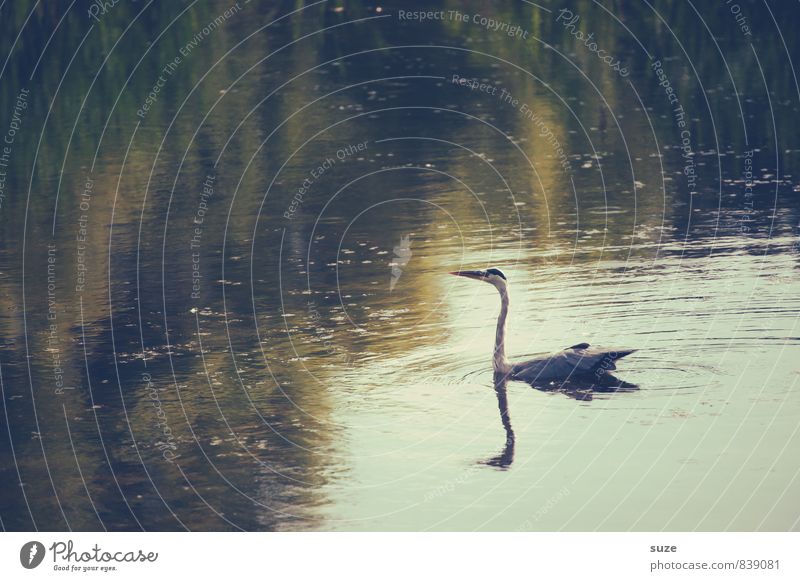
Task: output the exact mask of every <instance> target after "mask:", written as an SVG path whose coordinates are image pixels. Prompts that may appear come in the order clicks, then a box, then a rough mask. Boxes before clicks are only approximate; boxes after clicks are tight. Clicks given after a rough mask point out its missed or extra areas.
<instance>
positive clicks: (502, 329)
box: [494, 288, 510, 372]
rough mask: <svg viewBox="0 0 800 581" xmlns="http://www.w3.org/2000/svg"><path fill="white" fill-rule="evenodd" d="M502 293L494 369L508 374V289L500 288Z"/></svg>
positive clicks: (495, 341) (495, 340) (495, 339)
mask: <svg viewBox="0 0 800 581" xmlns="http://www.w3.org/2000/svg"><path fill="white" fill-rule="evenodd" d="M497 290H498V291H500V316H498V317H497V333H496V334H495V338H494V369H495V371H502V372H507V371H508V370H509V367H510V366H509V363H508V359H506V318H507V317H508V289H505V288H499V289H497Z"/></svg>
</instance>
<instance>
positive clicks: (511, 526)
mask: <svg viewBox="0 0 800 581" xmlns="http://www.w3.org/2000/svg"><path fill="white" fill-rule="evenodd" d="M431 6H433V8H431ZM742 6H743V8H742V10H745V11H746V13H747V21H746V24H747V25H748V27H749V28H748V31H750V34H747V31H745V30H744V29H742V28H741V21H739V20H737V19H736V18H735V17H734V15H732V13H731V12H730V11H729V9H728V7H726V5H725V4H724V3H719V6H716V5H714V6H710V5H709V6H706V7H704V8H702V11H700V12H697V11H696V10H701V9H700V8H696V7H694V6H693V5H692V4H689V3H683V2H657V3H655V4H654V5H653V6H650V5H649V4H647V3H641V4H639V3H629V2H614V3H609V5H608V6H601V5H600V4H596V3H592V2H583V1H578V2H574V3H573V4H572V5H570V6H569V10H568V12H569V13H570V14H566V13H565V12H563V10H566V8H563V7H562V6H558V5H555V4H551V3H548V2H542V3H538V4H533V3H529V2H516V1H509V2H478V1H471V2H447V1H444V2H439V3H433V4H432V3H425V4H424V6H423V5H422V4H420V5H419V6H417V5H414V4H413V3H406V2H403V3H389V4H387V5H377V4H356V3H352V4H351V3H344V2H337V1H331V2H316V3H308V4H303V3H290V2H268V3H257V2H252V3H244V2H240V3H239V4H234V3H230V2H226V1H218V2H217V1H215V2H206V3H202V4H200V3H191V4H175V5H172V3H161V4H153V5H151V4H146V3H141V2H139V3H119V4H118V5H115V6H114V7H112V8H110V9H109V10H108V11H107V12H105V13H103V14H100V13H97V14H95V15H87V10H89V8H88V4H87V5H84V6H77V5H73V7H71V8H70V9H67V8H65V7H61V6H59V7H56V6H55V4H53V5H50V4H46V5H44V6H41V5H38V6H36V7H34V6H25V5H24V3H13V5H3V6H1V7H0V15H2V20H1V21H2V25H0V26H2V28H3V31H4V32H3V34H2V35H0V38H2V41H0V44H2V47H3V51H2V54H3V55H4V57H5V56H8V61H7V63H6V66H5V67H4V69H3V72H2V87H3V90H2V95H0V105H1V106H2V108H1V109H0V131H2V132H3V133H4V135H8V133H7V132H8V131H12V130H13V131H14V135H13V136H12V137H13V138H12V144H11V146H10V152H9V151H6V153H5V155H6V157H7V159H6V158H4V159H3V160H2V163H3V170H4V176H3V177H4V182H3V190H2V192H3V197H2V206H0V224H2V229H1V230H0V240H1V243H0V300H2V309H0V374H1V376H2V401H3V406H4V407H3V414H2V417H0V423H2V424H3V425H2V429H1V430H0V434H2V435H0V471H1V472H0V475H1V476H2V477H0V518H1V519H2V526H3V528H4V529H8V530H32V529H38V530H54V529H55V530H66V529H71V530H103V529H107V530H138V529H147V530H184V529H189V530H237V529H244V530H513V531H516V530H547V531H550V530H615V531H616V530H796V529H798V527H799V526H800V525H799V524H798V519H800V480H798V471H799V470H800V458H799V457H798V454H797V449H798V445H800V434H798V418H800V397H798V378H800V358H798V355H800V334H799V333H798V328H797V322H798V313H800V272H799V271H798V264H800V262H799V259H800V238H799V237H798V236H799V235H800V229H799V228H798V224H800V203H799V202H798V195H800V187H798V186H796V185H795V184H796V183H797V181H796V174H797V172H798V171H800V167H799V166H800V144H798V142H797V141H798V138H797V135H798V98H800V89H798V84H797V79H796V77H795V75H794V69H793V59H794V57H796V56H798V45H797V39H796V37H794V36H793V35H791V34H788V33H789V32H791V31H790V30H789V29H788V26H787V25H786V24H781V25H780V27H779V26H778V23H787V22H791V21H793V20H795V21H796V19H797V17H798V16H800V14H798V8H797V6H795V5H792V6H788V5H781V6H779V5H777V4H776V5H774V6H772V10H774V11H775V12H771V11H770V8H766V7H765V6H761V7H756V6H755V5H752V6H751V5H750V4H746V7H744V6H745V3H742ZM422 7H424V8H425V9H426V10H435V11H441V12H440V14H441V15H442V16H441V17H436V18H430V19H426V20H420V17H418V16H417V17H414V16H408V13H409V12H411V13H413V11H415V10H420V8H422ZM562 8H563V10H562ZM401 10H403V11H406V12H405V13H404V14H405V16H403V17H401V15H400V11H401ZM65 11H66V12H65ZM453 11H457V12H458V14H459V15H460V16H458V15H455V14H454V12H453ZM437 13H439V12H437ZM464 15H466V20H465V19H464ZM575 16H579V18H578V19H577V20H575ZM493 23H499V24H493ZM515 26H516V27H517V28H514V27H515ZM781 30H782V31H783V36H781V34H780V31H781ZM20 31H22V32H21V33H20ZM18 33H19V38H18V39H17V40H16V41H15V40H14V39H15V38H17V36H18ZM578 33H580V35H579V34H578ZM589 34H593V37H592V38H593V40H594V41H595V42H594V43H592V42H590V41H587V40H586V37H587V35H589ZM592 47H594V48H592ZM599 50H603V51H605V52H604V53H602V54H604V55H609V57H610V58H609V59H608V60H604V59H602V58H600V57H599V56H598V51H599ZM611 57H613V58H611ZM614 63H620V66H616V67H615V66H614ZM623 67H624V72H625V74H622V73H623V70H622V68H623ZM460 79H466V81H463V82H461V81H460ZM23 90H24V91H26V92H27V93H26V92H22V91H23ZM20 101H22V102H23V103H24V106H23V105H22V104H20ZM489 266H496V267H500V268H502V269H503V271H504V272H505V274H506V275H507V277H508V279H509V282H510V292H511V315H510V323H509V337H508V339H507V350H508V351H509V353H508V354H509V356H510V357H511V358H512V360H513V359H518V358H521V357H523V356H525V355H530V354H535V353H540V352H545V351H551V350H556V349H561V348H564V347H567V346H569V345H573V344H576V343H580V342H584V341H585V342H589V343H592V344H596V345H601V346H606V347H621V348H635V349H638V351H637V352H636V353H634V354H633V355H631V356H629V357H627V358H626V359H625V360H624V361H622V362H620V363H619V371H618V372H617V375H618V377H619V379H621V380H624V381H625V382H627V384H629V388H628V389H621V390H618V391H607V390H600V389H594V390H593V389H591V387H588V388H587V387H586V386H577V387H575V388H574V389H573V388H561V387H559V386H535V387H532V386H529V385H527V384H525V383H520V382H508V383H507V384H506V385H504V386H502V385H498V386H496V385H495V382H494V380H493V374H492V367H491V350H492V345H493V341H494V333H495V328H494V325H495V319H496V315H497V312H498V310H499V298H498V296H497V293H496V291H495V290H494V289H493V288H491V287H490V286H489V285H486V284H482V283H480V282H475V281H470V280H465V279H459V278H456V277H452V276H448V274H447V273H448V272H450V271H453V270H458V269H472V268H486V267H489ZM496 388H497V389H496Z"/></svg>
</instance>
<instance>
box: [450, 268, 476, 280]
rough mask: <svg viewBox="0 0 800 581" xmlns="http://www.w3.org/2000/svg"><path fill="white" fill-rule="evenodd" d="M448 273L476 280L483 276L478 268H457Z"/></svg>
mask: <svg viewBox="0 0 800 581" xmlns="http://www.w3.org/2000/svg"><path fill="white" fill-rule="evenodd" d="M450 274H452V275H455V276H463V277H464V278H474V279H477V280H480V279H482V278H484V276H483V272H481V271H480V270H457V271H455V272H451V273H450Z"/></svg>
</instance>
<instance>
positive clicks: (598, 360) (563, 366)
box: [450, 268, 636, 383]
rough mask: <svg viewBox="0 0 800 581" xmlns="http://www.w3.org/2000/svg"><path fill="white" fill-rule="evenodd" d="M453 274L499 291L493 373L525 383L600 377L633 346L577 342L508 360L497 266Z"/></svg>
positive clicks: (502, 283) (505, 305)
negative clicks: (592, 344) (548, 351)
mask: <svg viewBox="0 0 800 581" xmlns="http://www.w3.org/2000/svg"><path fill="white" fill-rule="evenodd" d="M450 274H454V275H456V276H462V277H465V278H471V279H474V280H481V281H484V282H488V283H489V284H491V285H492V286H494V287H495V288H496V289H497V290H498V292H499V293H500V315H499V316H498V317H497V331H496V334H495V344H494V353H493V356H492V363H493V366H494V370H495V373H500V374H503V375H504V376H506V377H508V378H510V379H517V380H521V381H526V382H528V383H535V382H548V381H563V380H568V379H581V378H587V377H594V378H596V379H599V378H601V377H602V376H603V375H605V373H606V372H608V371H613V370H615V369H616V368H617V367H616V365H615V362H616V361H617V360H619V359H621V358H623V357H625V356H626V355H630V354H631V353H633V352H634V351H636V350H635V349H603V348H600V347H592V346H591V345H589V344H588V343H579V344H577V345H573V346H572V347H569V348H567V349H564V350H562V351H557V352H555V353H550V354H547V355H542V356H539V357H534V358H533V359H529V360H527V361H521V362H519V363H512V362H510V361H509V360H508V359H506V348H505V337H506V319H507V318H508V311H509V303H510V301H509V292H508V280H507V279H506V276H505V275H504V274H503V272H502V271H501V270H499V269H497V268H489V269H486V270H462V271H457V272H451V273H450Z"/></svg>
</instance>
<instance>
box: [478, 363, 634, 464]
mask: <svg viewBox="0 0 800 581" xmlns="http://www.w3.org/2000/svg"><path fill="white" fill-rule="evenodd" d="M529 385H530V386H531V387H533V388H534V389H536V390H538V391H547V392H559V393H563V394H564V395H566V396H568V397H571V398H572V399H575V400H577V401H592V399H593V397H594V394H597V393H617V392H630V391H636V390H638V389H639V386H637V385H635V384H633V383H628V382H627V381H623V380H621V379H619V378H618V377H614V376H613V375H611V374H610V373H602V374H598V375H596V376H595V377H594V378H592V379H591V380H588V379H586V378H580V379H572V380H570V379H568V380H564V381H560V382H555V381H551V382H548V383H540V384H536V383H530V384H529ZM507 387H508V375H507V374H504V373H495V374H494V391H495V395H497V407H498V409H499V410H500V422H501V423H502V425H503V430H505V433H506V441H505V445H504V446H503V450H502V451H501V452H500V454H498V455H497V456H493V457H492V458H489V459H488V460H485V461H484V462H483V464H486V465H488V466H494V467H496V468H500V469H503V470H505V469H508V468H509V467H510V466H511V464H512V463H513V462H514V445H515V443H516V437H515V435H514V428H513V427H512V426H511V415H510V413H509V411H508V389H507Z"/></svg>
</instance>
